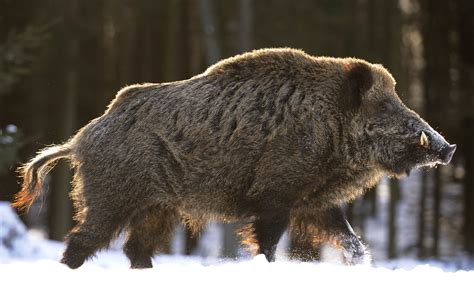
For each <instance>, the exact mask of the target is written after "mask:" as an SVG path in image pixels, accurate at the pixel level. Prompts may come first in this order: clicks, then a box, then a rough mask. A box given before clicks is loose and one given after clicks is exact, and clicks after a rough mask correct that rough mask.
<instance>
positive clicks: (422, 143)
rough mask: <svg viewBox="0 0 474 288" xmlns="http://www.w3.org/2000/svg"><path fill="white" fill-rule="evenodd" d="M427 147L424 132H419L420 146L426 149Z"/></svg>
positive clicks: (426, 138)
mask: <svg viewBox="0 0 474 288" xmlns="http://www.w3.org/2000/svg"><path fill="white" fill-rule="evenodd" d="M429 145H430V144H429V141H428V137H427V136H426V134H425V132H423V131H421V136H420V146H421V147H423V148H427V149H428V147H429Z"/></svg>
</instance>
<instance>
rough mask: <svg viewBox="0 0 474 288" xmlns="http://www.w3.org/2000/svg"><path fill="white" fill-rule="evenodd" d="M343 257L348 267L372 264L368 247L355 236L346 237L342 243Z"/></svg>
mask: <svg viewBox="0 0 474 288" xmlns="http://www.w3.org/2000/svg"><path fill="white" fill-rule="evenodd" d="M342 246H343V256H344V260H345V262H346V264H347V265H359V264H363V265H367V264H370V262H371V257H370V254H369V253H368V251H367V249H366V247H365V245H364V244H362V242H361V241H360V240H359V239H358V238H357V236H355V235H351V236H348V237H345V239H344V240H343V241H342Z"/></svg>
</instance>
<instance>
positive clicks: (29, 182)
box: [12, 145, 71, 210]
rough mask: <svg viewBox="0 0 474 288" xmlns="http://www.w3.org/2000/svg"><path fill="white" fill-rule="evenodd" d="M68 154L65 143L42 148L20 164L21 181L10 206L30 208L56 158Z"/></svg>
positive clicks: (67, 155)
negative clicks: (23, 163)
mask: <svg viewBox="0 0 474 288" xmlns="http://www.w3.org/2000/svg"><path fill="white" fill-rule="evenodd" d="M70 154H71V149H70V148H69V147H68V146H67V145H59V146H52V147H48V148H45V149H43V150H42V151H40V152H39V153H38V155H37V156H36V157H35V158H33V159H32V160H31V161H30V162H28V163H26V164H25V165H23V166H21V167H20V168H19V169H18V172H19V173H20V176H21V178H22V179H23V183H22V185H21V190H20V192H18V194H17V195H16V196H15V200H14V201H13V204H12V206H13V207H15V208H17V209H19V210H27V209H28V208H30V207H31V205H32V204H33V202H34V201H35V199H36V197H38V195H39V194H40V192H41V191H42V188H43V181H44V178H45V176H46V174H48V172H49V171H50V170H51V169H53V167H54V165H55V164H56V161H57V160H58V159H61V158H67V157H69V155H70Z"/></svg>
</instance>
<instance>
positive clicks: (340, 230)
mask: <svg viewBox="0 0 474 288" xmlns="http://www.w3.org/2000/svg"><path fill="white" fill-rule="evenodd" d="M295 219H296V223H292V225H291V231H290V236H291V237H292V239H293V242H294V243H295V244H296V245H297V246H298V247H311V248H312V249H311V250H314V251H308V253H307V255H312V254H314V255H317V254H318V253H317V249H319V247H320V245H321V244H324V243H329V244H333V245H334V246H336V247H337V248H339V249H341V250H342V253H343V256H344V259H345V262H346V264H348V265H356V264H364V263H368V262H370V255H369V254H368V252H367V249H366V247H365V245H364V244H363V243H362V242H361V241H360V240H359V237H357V235H356V234H355V233H354V230H353V229H352V227H351V225H350V224H349V222H348V221H347V220H346V218H345V216H344V212H343V211H342V209H341V208H340V207H335V208H331V209H328V210H325V211H321V212H318V213H314V214H308V213H306V214H304V215H301V214H300V215H297V216H296V217H295ZM298 247H296V248H295V247H293V249H294V250H296V251H298V250H301V249H298ZM315 251H316V252H315ZM303 255H304V254H303ZM294 256H296V258H300V257H299V256H298V255H294ZM301 260H307V259H305V258H304V257H303V258H302V259H301ZM311 260H315V259H311Z"/></svg>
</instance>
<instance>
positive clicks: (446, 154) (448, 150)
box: [441, 144, 456, 165]
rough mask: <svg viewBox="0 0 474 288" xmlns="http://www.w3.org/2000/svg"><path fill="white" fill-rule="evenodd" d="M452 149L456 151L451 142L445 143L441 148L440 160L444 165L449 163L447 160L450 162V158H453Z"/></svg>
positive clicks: (454, 145)
mask: <svg viewBox="0 0 474 288" xmlns="http://www.w3.org/2000/svg"><path fill="white" fill-rule="evenodd" d="M454 151H456V144H452V145H449V144H448V145H447V146H445V147H444V148H443V150H442V151H441V155H442V156H441V157H442V158H441V161H442V164H444V165H447V164H449V162H451V159H452V158H453V155H454Z"/></svg>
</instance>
